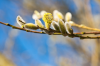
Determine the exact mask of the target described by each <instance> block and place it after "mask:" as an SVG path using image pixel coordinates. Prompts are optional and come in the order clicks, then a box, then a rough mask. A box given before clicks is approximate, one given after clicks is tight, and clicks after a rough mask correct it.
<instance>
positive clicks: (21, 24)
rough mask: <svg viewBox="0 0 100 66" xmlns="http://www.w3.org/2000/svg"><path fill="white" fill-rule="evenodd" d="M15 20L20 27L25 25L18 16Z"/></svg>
mask: <svg viewBox="0 0 100 66" xmlns="http://www.w3.org/2000/svg"><path fill="white" fill-rule="evenodd" d="M16 20H17V23H18V24H19V25H20V26H21V27H22V26H23V25H24V24H26V23H25V21H24V20H23V19H22V17H20V16H17V18H16Z"/></svg>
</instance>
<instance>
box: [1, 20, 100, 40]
mask: <svg viewBox="0 0 100 66" xmlns="http://www.w3.org/2000/svg"><path fill="white" fill-rule="evenodd" d="M0 24H3V25H6V26H9V27H12V28H14V29H19V30H23V31H26V32H32V33H39V34H46V33H45V32H42V31H32V30H28V29H25V28H20V27H16V26H13V25H10V24H8V23H3V22H0ZM40 29H43V30H47V29H44V28H40ZM48 31H50V32H52V31H53V32H54V34H53V35H62V34H61V33H60V32H59V31H55V30H53V29H50V30H48ZM57 32H58V33H57ZM83 34H100V32H81V33H73V34H68V35H67V36H69V37H72V38H73V37H79V38H80V39H99V38H100V36H96V37H90V36H82V35H83Z"/></svg>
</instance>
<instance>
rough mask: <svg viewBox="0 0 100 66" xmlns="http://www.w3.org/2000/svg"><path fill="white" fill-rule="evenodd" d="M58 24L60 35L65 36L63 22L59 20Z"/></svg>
mask: <svg viewBox="0 0 100 66" xmlns="http://www.w3.org/2000/svg"><path fill="white" fill-rule="evenodd" d="M58 24H59V28H60V31H61V33H62V35H63V36H66V34H67V32H66V28H65V24H64V22H63V21H62V20H61V19H59V22H58Z"/></svg>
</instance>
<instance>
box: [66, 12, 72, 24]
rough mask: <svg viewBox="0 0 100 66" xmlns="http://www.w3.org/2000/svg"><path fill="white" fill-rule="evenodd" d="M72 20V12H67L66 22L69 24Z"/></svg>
mask: <svg viewBox="0 0 100 66" xmlns="http://www.w3.org/2000/svg"><path fill="white" fill-rule="evenodd" d="M71 19H72V14H71V13H70V12H67V13H66V15H65V21H67V22H69V21H71Z"/></svg>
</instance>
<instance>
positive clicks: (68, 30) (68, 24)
mask: <svg viewBox="0 0 100 66" xmlns="http://www.w3.org/2000/svg"><path fill="white" fill-rule="evenodd" d="M65 27H66V31H67V33H70V34H72V33H73V29H72V28H71V25H70V23H69V22H65Z"/></svg>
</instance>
